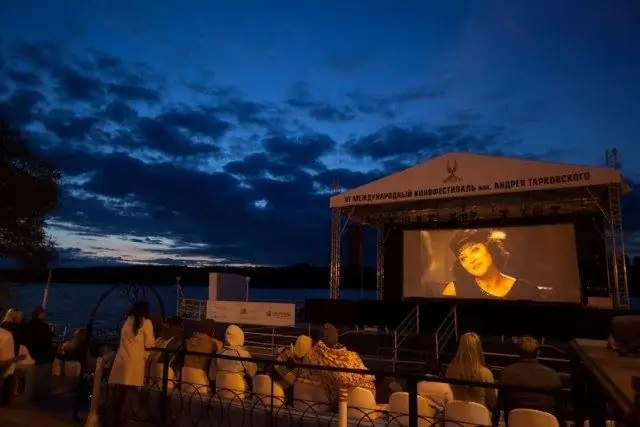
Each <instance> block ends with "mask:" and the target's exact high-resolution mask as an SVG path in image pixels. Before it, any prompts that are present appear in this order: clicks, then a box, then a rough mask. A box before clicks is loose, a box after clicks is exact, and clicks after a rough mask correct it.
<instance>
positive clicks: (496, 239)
mask: <svg viewBox="0 0 640 427" xmlns="http://www.w3.org/2000/svg"><path fill="white" fill-rule="evenodd" d="M403 244H404V286H403V292H404V296H405V297H423V298H443V297H450V298H468V299H499V300H532V301H554V302H579V301H580V274H579V270H578V257H577V254H576V247H575V245H576V242H575V232H574V228H573V224H558V225H543V226H532V227H504V228H478V229H465V230H430V231H426V230H408V231H405V232H404V243H403Z"/></svg>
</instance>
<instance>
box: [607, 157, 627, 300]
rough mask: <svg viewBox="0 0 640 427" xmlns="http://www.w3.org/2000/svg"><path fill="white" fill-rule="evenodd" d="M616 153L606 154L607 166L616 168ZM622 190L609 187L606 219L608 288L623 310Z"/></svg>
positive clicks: (624, 292) (613, 186)
mask: <svg viewBox="0 0 640 427" xmlns="http://www.w3.org/2000/svg"><path fill="white" fill-rule="evenodd" d="M618 165H619V162H618V153H617V151H616V150H615V149H614V150H612V151H609V152H607V166H609V167H613V168H618ZM621 193H622V190H621V187H620V185H619V184H613V185H610V186H609V212H608V214H607V218H606V224H607V226H608V227H607V228H608V229H607V230H606V231H607V234H606V236H607V238H608V240H609V250H610V256H611V270H612V273H613V284H612V285H613V286H609V291H610V293H611V297H612V298H613V305H614V307H616V308H621V309H624V310H628V309H629V288H628V283H627V260H626V258H627V256H626V255H627V254H626V251H625V247H624V231H623V229H622V202H621V200H620V198H621V195H622V194H621Z"/></svg>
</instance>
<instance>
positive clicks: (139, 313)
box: [108, 301, 155, 427]
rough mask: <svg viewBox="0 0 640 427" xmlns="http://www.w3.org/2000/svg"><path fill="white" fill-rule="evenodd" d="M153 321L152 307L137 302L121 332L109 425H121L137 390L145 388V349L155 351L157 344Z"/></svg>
mask: <svg viewBox="0 0 640 427" xmlns="http://www.w3.org/2000/svg"><path fill="white" fill-rule="evenodd" d="M150 318H151V316H150V314H149V303H148V302H146V301H138V302H136V303H134V304H133V307H132V308H131V311H130V312H129V315H128V316H127V319H126V320H125V322H124V325H123V326H122V330H121V331H120V347H118V351H117V352H116V356H115V358H114V360H113V365H112V366H111V372H110V374H109V385H110V386H113V402H114V411H113V415H114V416H113V417H111V421H112V422H111V423H108V425H111V426H114V427H115V426H120V425H122V422H123V421H124V416H125V413H126V412H125V411H126V410H127V409H128V406H130V401H131V400H132V399H134V398H135V392H136V390H137V389H138V388H139V387H142V386H143V385H144V374H145V367H146V361H147V356H148V353H147V351H146V349H148V348H151V347H153V345H154V342H155V338H154V335H153V324H152V323H151V320H150Z"/></svg>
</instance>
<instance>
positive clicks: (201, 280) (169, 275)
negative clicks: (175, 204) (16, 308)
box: [0, 264, 376, 289]
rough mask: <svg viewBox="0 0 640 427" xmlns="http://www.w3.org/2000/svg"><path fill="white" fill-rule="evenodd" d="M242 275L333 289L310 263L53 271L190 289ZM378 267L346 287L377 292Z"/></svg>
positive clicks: (10, 275) (33, 274)
mask: <svg viewBox="0 0 640 427" xmlns="http://www.w3.org/2000/svg"><path fill="white" fill-rule="evenodd" d="M212 272H218V273H231V274H240V275H243V276H247V277H250V278H251V287H255V288H307V289H311V288H316V289H321V288H327V289H328V288H329V268H328V267H316V266H311V265H306V264H301V265H295V266H292V267H244V268H242V267H238V268H236V267H201V268H193V267H180V266H153V265H136V266H117V267H86V268H56V269H55V270H53V272H52V281H53V282H54V283H73V284H78V285H81V284H88V283H106V284H118V283H123V284H141V285H142V284H144V285H168V286H170V285H175V283H176V278H177V277H180V283H181V284H182V285H186V286H190V285H191V286H207V285H208V283H209V273H212ZM375 274H376V271H375V268H366V269H365V271H364V274H363V275H362V277H360V274H359V273H358V274H357V276H358V277H357V278H355V277H354V278H353V280H351V279H350V278H349V276H353V275H349V274H348V273H347V272H343V285H344V286H347V287H354V288H359V287H360V282H361V281H362V282H363V283H368V284H369V285H370V286H371V287H372V289H375V281H376V279H375ZM47 275H48V271H46V270H34V269H29V270H27V269H15V270H0V282H9V283H44V282H46V280H47Z"/></svg>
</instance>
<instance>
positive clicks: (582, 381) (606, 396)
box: [571, 339, 640, 427]
mask: <svg viewBox="0 0 640 427" xmlns="http://www.w3.org/2000/svg"><path fill="white" fill-rule="evenodd" d="M571 351H572V356H573V371H572V382H573V389H574V391H575V393H574V396H576V397H575V399H576V401H575V402H574V407H575V408H581V410H580V411H577V412H578V413H580V414H582V415H584V417H585V418H590V419H591V423H590V425H591V427H600V426H602V427H604V426H605V420H606V419H607V418H609V419H611V418H613V419H616V420H620V421H626V423H627V424H626V425H629V426H635V425H640V406H639V405H638V403H636V392H635V391H634V388H633V385H632V378H634V377H640V358H637V357H622V356H620V355H619V354H618V353H617V352H616V351H614V350H611V349H609V348H607V342H606V341H603V340H588V339H576V340H573V342H572V343H571ZM578 391H581V392H578ZM607 415H609V417H607ZM577 421H579V420H577ZM578 425H580V423H578Z"/></svg>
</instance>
